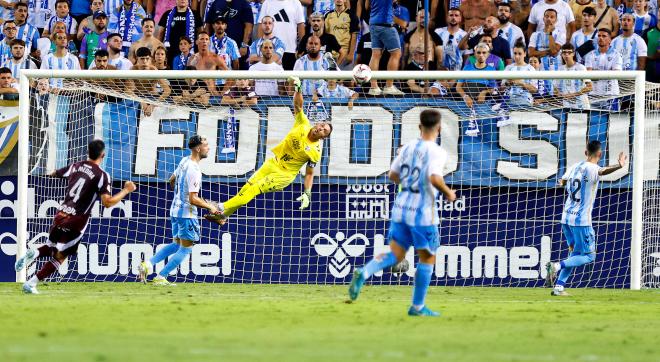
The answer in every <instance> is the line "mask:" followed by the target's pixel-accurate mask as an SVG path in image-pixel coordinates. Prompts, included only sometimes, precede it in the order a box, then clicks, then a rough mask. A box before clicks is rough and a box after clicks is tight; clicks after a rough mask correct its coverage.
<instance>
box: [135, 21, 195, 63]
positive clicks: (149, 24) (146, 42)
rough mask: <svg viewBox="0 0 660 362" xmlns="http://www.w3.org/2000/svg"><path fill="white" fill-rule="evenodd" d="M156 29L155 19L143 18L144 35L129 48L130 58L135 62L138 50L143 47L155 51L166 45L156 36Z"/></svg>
mask: <svg viewBox="0 0 660 362" xmlns="http://www.w3.org/2000/svg"><path fill="white" fill-rule="evenodd" d="M155 30H156V23H155V22H154V19H151V18H145V19H142V37H141V38H140V39H138V41H135V42H133V44H131V47H130V49H129V50H128V59H129V60H130V61H131V62H132V63H135V62H136V60H137V59H135V51H136V50H138V49H140V48H142V47H147V48H149V50H151V52H152V53H153V52H154V50H156V48H158V47H164V46H165V45H164V44H163V42H161V41H160V40H158V38H156V36H155V35H154V34H155ZM179 39H181V38H179ZM184 65H185V64H184Z"/></svg>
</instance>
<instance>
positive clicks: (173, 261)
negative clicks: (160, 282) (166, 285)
mask: <svg viewBox="0 0 660 362" xmlns="http://www.w3.org/2000/svg"><path fill="white" fill-rule="evenodd" d="M190 253H192V246H190V247H185V246H183V245H181V246H180V247H179V250H177V252H176V253H174V255H172V257H171V258H170V260H168V261H167V264H165V267H164V268H163V270H161V271H160V273H158V275H160V276H161V277H163V278H165V277H167V275H168V274H170V272H171V271H172V270H174V269H176V267H177V266H179V264H181V263H182V262H183V260H184V259H185V258H186V256H188V255H189V254H190Z"/></svg>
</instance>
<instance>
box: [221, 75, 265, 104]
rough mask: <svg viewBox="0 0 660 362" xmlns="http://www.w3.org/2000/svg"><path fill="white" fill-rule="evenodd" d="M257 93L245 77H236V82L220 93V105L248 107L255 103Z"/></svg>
mask: <svg viewBox="0 0 660 362" xmlns="http://www.w3.org/2000/svg"><path fill="white" fill-rule="evenodd" d="M257 98H258V97H257V93H255V92H254V88H252V87H251V86H250V82H249V81H248V80H247V79H237V80H236V84H235V85H234V86H233V87H231V88H230V89H229V90H227V91H225V93H224V94H223V95H222V101H221V104H222V105H227V106H243V107H249V106H254V105H256V104H257Z"/></svg>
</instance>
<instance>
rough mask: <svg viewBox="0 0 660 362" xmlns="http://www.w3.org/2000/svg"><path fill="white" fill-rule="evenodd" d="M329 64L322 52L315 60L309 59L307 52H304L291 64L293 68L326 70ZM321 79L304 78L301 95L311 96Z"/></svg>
mask: <svg viewBox="0 0 660 362" xmlns="http://www.w3.org/2000/svg"><path fill="white" fill-rule="evenodd" d="M329 67H330V65H329V64H328V61H327V60H325V58H324V57H323V55H322V54H319V57H318V59H317V60H311V59H309V54H305V55H303V56H302V57H300V58H299V59H298V60H296V64H295V65H294V66H293V70H311V71H319V70H328V68H329ZM321 84H322V81H321V80H319V79H304V80H303V81H302V92H303V95H306V96H311V95H313V94H314V93H315V92H316V90H317V89H319V87H320V86H321Z"/></svg>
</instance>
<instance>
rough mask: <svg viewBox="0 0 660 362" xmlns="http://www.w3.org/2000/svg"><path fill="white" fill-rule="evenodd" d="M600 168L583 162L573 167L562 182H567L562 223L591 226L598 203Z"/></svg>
mask: <svg viewBox="0 0 660 362" xmlns="http://www.w3.org/2000/svg"><path fill="white" fill-rule="evenodd" d="M599 170H600V166H598V165H597V164H595V163H591V162H587V161H582V162H579V163H576V164H575V165H573V166H571V167H570V168H569V169H568V170H566V173H564V176H562V180H565V181H566V194H567V197H566V203H565V204H564V211H563V212H562V214H561V223H562V224H566V225H570V226H591V213H592V211H593V208H594V201H596V193H597V191H598V182H599V180H600V176H599V175H598V171H599Z"/></svg>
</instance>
